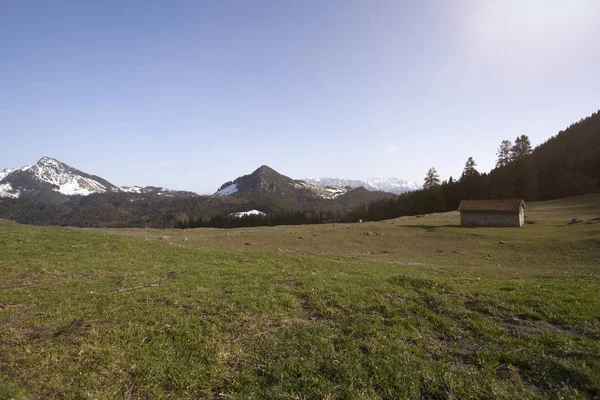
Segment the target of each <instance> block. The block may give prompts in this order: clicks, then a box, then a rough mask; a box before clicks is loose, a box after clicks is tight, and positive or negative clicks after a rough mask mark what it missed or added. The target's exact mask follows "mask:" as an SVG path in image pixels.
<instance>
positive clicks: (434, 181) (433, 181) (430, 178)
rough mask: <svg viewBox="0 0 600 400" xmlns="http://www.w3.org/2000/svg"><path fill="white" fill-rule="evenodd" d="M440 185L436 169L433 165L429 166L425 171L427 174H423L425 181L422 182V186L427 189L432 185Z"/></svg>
mask: <svg viewBox="0 0 600 400" xmlns="http://www.w3.org/2000/svg"><path fill="white" fill-rule="evenodd" d="M439 185H440V176H439V174H438V173H437V171H436V170H435V168H434V167H431V168H429V171H427V174H426V175H425V183H424V184H423V187H424V188H426V189H428V188H431V187H434V186H439Z"/></svg>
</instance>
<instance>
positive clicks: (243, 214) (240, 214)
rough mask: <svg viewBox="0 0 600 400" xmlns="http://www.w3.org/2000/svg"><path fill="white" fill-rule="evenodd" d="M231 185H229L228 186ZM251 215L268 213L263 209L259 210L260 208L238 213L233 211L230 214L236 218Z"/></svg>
mask: <svg viewBox="0 0 600 400" xmlns="http://www.w3.org/2000/svg"><path fill="white" fill-rule="evenodd" d="M228 187H229V186H228ZM249 215H260V216H263V215H267V214H266V213H264V212H262V211H258V210H250V211H241V212H236V213H231V214H229V216H230V217H236V218H242V217H246V216H249Z"/></svg>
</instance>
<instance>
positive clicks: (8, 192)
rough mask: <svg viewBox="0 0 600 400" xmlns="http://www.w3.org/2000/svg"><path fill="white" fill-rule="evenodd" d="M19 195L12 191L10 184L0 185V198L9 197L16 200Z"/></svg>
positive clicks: (17, 192)
mask: <svg viewBox="0 0 600 400" xmlns="http://www.w3.org/2000/svg"><path fill="white" fill-rule="evenodd" d="M20 194H21V193H20V192H19V191H17V190H14V189H13V188H12V186H11V185H10V183H3V184H2V185H0V197H10V198H13V199H16V198H17V197H19V195H20Z"/></svg>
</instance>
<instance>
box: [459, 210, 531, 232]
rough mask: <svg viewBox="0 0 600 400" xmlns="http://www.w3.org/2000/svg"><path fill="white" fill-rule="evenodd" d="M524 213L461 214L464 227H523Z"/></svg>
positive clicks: (466, 212)
mask: <svg viewBox="0 0 600 400" xmlns="http://www.w3.org/2000/svg"><path fill="white" fill-rule="evenodd" d="M522 221H523V211H521V212H519V213H512V214H511V213H485V212H469V211H461V212H460V224H461V225H462V226H512V227H517V228H519V227H521V226H522V225H523V223H522Z"/></svg>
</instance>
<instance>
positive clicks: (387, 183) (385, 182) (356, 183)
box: [303, 177, 421, 194]
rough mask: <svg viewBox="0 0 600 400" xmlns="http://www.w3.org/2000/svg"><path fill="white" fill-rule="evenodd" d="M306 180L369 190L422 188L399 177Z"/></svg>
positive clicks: (386, 190)
mask: <svg viewBox="0 0 600 400" xmlns="http://www.w3.org/2000/svg"><path fill="white" fill-rule="evenodd" d="M303 181H304V182H306V183H309V184H311V185H316V186H333V187H348V186H349V187H351V188H357V187H364V188H365V189H367V190H371V191H376V190H380V191H382V192H389V193H394V194H401V193H405V192H410V191H412V190H417V189H420V188H421V186H420V185H419V184H417V183H416V182H414V181H409V180H404V179H398V178H380V177H375V178H369V179H367V180H364V181H363V180H359V179H340V178H305V179H303Z"/></svg>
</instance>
